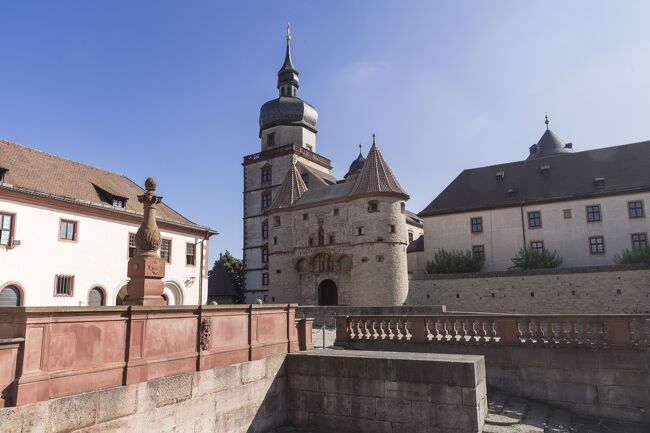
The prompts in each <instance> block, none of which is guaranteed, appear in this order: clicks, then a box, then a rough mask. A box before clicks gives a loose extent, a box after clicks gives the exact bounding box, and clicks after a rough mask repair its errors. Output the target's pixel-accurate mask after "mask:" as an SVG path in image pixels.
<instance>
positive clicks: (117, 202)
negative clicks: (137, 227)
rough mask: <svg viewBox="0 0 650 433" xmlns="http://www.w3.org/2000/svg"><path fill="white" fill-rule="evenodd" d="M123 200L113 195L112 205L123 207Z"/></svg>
mask: <svg viewBox="0 0 650 433" xmlns="http://www.w3.org/2000/svg"><path fill="white" fill-rule="evenodd" d="M124 204H125V200H124V199H123V198H121V197H113V206H115V207H119V208H122V209H124Z"/></svg>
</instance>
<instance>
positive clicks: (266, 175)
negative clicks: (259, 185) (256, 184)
mask: <svg viewBox="0 0 650 433" xmlns="http://www.w3.org/2000/svg"><path fill="white" fill-rule="evenodd" d="M271 176H272V171H271V166H267V167H262V182H271Z"/></svg>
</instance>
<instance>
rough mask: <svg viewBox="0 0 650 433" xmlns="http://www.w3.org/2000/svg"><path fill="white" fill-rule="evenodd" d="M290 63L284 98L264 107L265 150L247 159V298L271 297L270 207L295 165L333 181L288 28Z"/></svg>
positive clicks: (306, 176)
mask: <svg viewBox="0 0 650 433" xmlns="http://www.w3.org/2000/svg"><path fill="white" fill-rule="evenodd" d="M286 39H287V42H286V52H285V57H284V63H283V64H282V67H281V68H280V70H279V71H278V84H277V87H278V93H279V95H278V97H277V98H275V99H272V100H270V101H268V102H266V103H265V104H264V105H262V108H261V109H260V121H259V127H260V129H259V138H260V152H258V153H255V154H252V155H247V156H245V157H244V162H243V166H244V242H243V243H244V251H243V258H244V265H245V269H246V271H245V290H246V301H247V302H255V300H256V299H262V300H264V301H270V299H269V296H268V290H269V270H268V242H269V225H270V224H272V222H270V221H268V218H267V216H265V212H266V210H267V209H268V208H269V207H270V206H271V203H272V202H273V200H274V199H275V197H276V196H277V194H278V190H279V187H280V185H281V184H282V180H283V178H284V176H285V174H286V173H287V171H288V170H289V168H290V167H291V166H292V164H295V166H296V169H297V170H298V172H299V173H300V175H301V177H302V179H303V181H304V182H305V183H306V184H309V182H310V178H314V180H316V179H318V181H323V179H325V181H327V182H335V179H334V180H333V181H332V180H331V174H330V170H331V168H332V167H331V165H330V161H329V159H327V158H324V157H322V156H320V155H318V154H317V153H316V122H317V121H318V113H317V112H316V109H315V108H314V107H312V106H311V105H309V104H308V103H307V102H305V101H303V100H302V99H300V98H299V97H298V86H299V82H298V71H297V70H296V69H295V67H294V66H293V61H292V58H291V33H290V28H289V27H288V26H287V38H286Z"/></svg>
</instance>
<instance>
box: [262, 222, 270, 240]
mask: <svg viewBox="0 0 650 433" xmlns="http://www.w3.org/2000/svg"><path fill="white" fill-rule="evenodd" d="M268 238H269V222H268V221H266V220H265V221H262V239H268Z"/></svg>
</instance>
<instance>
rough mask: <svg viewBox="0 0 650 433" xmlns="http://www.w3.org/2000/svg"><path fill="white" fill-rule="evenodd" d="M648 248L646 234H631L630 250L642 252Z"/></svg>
mask: <svg viewBox="0 0 650 433" xmlns="http://www.w3.org/2000/svg"><path fill="white" fill-rule="evenodd" d="M647 247H648V234H647V233H632V249H633V250H642V249H644V248H647Z"/></svg>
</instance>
